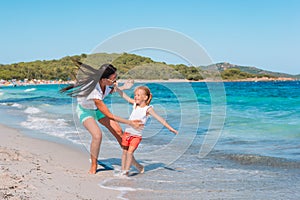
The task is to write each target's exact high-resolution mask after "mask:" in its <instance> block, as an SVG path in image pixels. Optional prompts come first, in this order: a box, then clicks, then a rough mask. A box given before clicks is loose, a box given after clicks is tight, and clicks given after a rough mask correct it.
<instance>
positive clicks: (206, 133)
mask: <svg viewBox="0 0 300 200" xmlns="http://www.w3.org/2000/svg"><path fill="white" fill-rule="evenodd" d="M136 85H138V84H136ZM147 86H148V87H149V88H150V89H151V91H152V93H153V96H154V98H153V100H152V102H151V104H152V105H153V106H154V108H155V110H156V111H157V112H158V113H159V114H160V115H161V116H162V117H164V118H166V119H167V121H168V122H169V124H171V125H172V126H173V127H174V128H176V129H178V130H179V132H180V134H179V135H178V136H174V135H173V134H172V133H170V132H169V131H168V130H166V129H165V128H163V127H162V125H161V124H159V123H158V122H157V121H156V120H155V119H150V120H149V121H148V123H147V125H146V127H145V130H144V139H143V141H142V143H141V145H140V147H139V149H138V150H137V152H136V158H137V159H138V160H139V161H140V162H142V164H144V165H145V167H146V173H145V174H143V175H136V174H134V176H131V177H130V178H129V179H120V178H119V177H114V176H112V178H111V179H110V180H106V182H105V183H99V184H100V185H102V187H108V188H112V189H117V190H120V191H121V192H122V193H120V194H122V198H130V199H138V198H137V197H143V198H142V199H183V198H184V199H254V198H255V199H266V198H267V199H298V198H299V196H300V192H299V191H300V190H299V189H300V188H299V185H300V177H299V174H300V173H299V168H300V123H299V122H300V82H298V81H293V82H243V83H224V85H223V84H222V83H207V84H206V83H150V84H147ZM61 87H63V85H35V86H22V87H14V88H13V87H6V88H0V120H1V123H3V124H6V125H9V126H12V127H15V128H18V129H21V130H23V132H24V133H25V134H30V135H31V136H34V137H39V138H43V139H51V140H56V139H55V138H57V139H59V140H66V141H71V142H73V143H74V144H76V145H84V146H86V147H87V149H88V146H89V141H90V136H89V134H88V133H87V132H86V131H85V130H84V129H83V127H82V126H81V125H80V124H79V122H78V119H77V116H76V114H75V115H74V107H75V106H74V105H76V101H74V102H73V101H72V99H71V98H69V97H66V96H65V95H61V94H59V93H58V90H59V89H60V88H61ZM127 92H128V94H129V95H132V93H133V90H130V91H127ZM105 101H106V103H107V105H108V106H109V107H110V109H111V111H112V112H113V113H115V114H117V115H119V116H122V117H125V118H127V117H128V116H129V114H130V112H131V106H130V105H128V104H127V103H126V102H125V101H124V100H123V99H121V98H120V97H118V95H117V94H113V95H112V96H111V97H109V98H107V99H106V100H105ZM122 126H123V125H122ZM123 127H124V126H123ZM103 131H104V134H105V137H104V140H103V145H102V148H101V155H100V156H101V158H100V159H103V160H106V161H107V162H110V163H112V164H113V165H114V166H115V168H116V169H117V168H119V167H120V162H121V161H120V155H121V150H120V149H119V148H118V145H117V143H116V141H115V139H114V138H113V137H112V136H111V134H110V133H108V131H107V130H105V129H103ZM207 154H208V155H207ZM133 172H134V170H133ZM133 190H134V191H133ZM127 191H128V192H129V193H127ZM120 198H121V197H120Z"/></svg>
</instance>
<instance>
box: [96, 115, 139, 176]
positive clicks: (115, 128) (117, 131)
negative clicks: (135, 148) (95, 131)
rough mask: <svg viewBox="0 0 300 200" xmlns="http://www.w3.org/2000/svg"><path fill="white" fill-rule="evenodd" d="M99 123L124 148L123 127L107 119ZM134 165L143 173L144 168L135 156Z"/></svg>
mask: <svg viewBox="0 0 300 200" xmlns="http://www.w3.org/2000/svg"><path fill="white" fill-rule="evenodd" d="M99 122H100V123H101V124H102V125H103V126H105V127H106V128H107V129H108V130H109V131H110V132H111V133H112V134H113V136H115V138H116V139H117V141H118V143H119V144H120V146H122V135H123V131H122V128H121V126H120V125H119V123H118V122H116V121H113V120H110V119H108V118H107V117H104V118H102V119H100V120H99ZM132 165H133V166H134V167H136V168H137V170H139V171H140V172H143V170H144V167H143V165H141V164H139V163H138V162H137V161H136V160H135V158H134V156H133V157H132Z"/></svg>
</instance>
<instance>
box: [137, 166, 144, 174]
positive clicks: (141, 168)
mask: <svg viewBox="0 0 300 200" xmlns="http://www.w3.org/2000/svg"><path fill="white" fill-rule="evenodd" d="M137 169H138V170H139V172H140V174H143V173H144V172H145V168H144V166H143V165H140V166H139V167H138V168H137Z"/></svg>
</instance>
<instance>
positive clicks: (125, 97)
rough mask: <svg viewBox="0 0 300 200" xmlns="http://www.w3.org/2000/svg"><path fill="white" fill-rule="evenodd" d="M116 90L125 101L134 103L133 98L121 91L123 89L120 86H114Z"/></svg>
mask: <svg viewBox="0 0 300 200" xmlns="http://www.w3.org/2000/svg"><path fill="white" fill-rule="evenodd" d="M116 91H117V92H118V93H119V95H120V96H121V97H122V98H123V99H125V100H126V101H128V102H129V103H131V104H134V99H132V98H130V97H129V96H128V95H127V94H126V93H125V92H123V90H121V89H120V88H118V87H117V88H116Z"/></svg>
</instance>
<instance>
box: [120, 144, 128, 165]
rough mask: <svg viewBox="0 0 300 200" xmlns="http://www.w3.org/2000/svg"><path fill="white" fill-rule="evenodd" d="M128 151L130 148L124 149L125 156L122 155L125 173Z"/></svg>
mask: <svg viewBox="0 0 300 200" xmlns="http://www.w3.org/2000/svg"><path fill="white" fill-rule="evenodd" d="M127 151H128V147H123V154H122V168H121V169H122V171H125V165H126V159H127Z"/></svg>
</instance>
